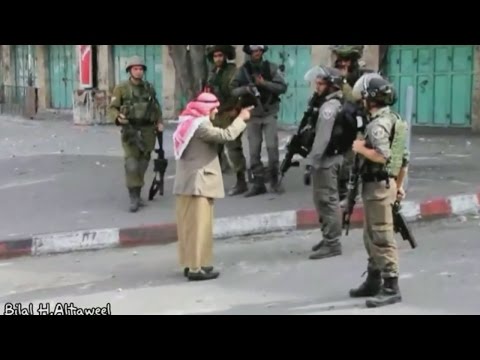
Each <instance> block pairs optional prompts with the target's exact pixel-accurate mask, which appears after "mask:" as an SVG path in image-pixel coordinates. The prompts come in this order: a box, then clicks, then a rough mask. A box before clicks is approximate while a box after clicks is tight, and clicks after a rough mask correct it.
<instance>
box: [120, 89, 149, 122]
mask: <svg viewBox="0 0 480 360" xmlns="http://www.w3.org/2000/svg"><path fill="white" fill-rule="evenodd" d="M127 89H128V90H127V96H126V98H125V99H124V102H123V103H124V105H125V106H126V108H127V114H126V117H127V118H128V120H129V121H130V122H131V123H132V125H137V126H144V125H149V124H151V123H153V122H154V121H155V119H154V116H153V115H154V103H155V99H154V98H153V94H154V91H153V87H152V85H151V84H150V83H148V82H147V81H145V82H144V83H143V87H142V86H134V85H133V84H131V83H130V81H128V85H127Z"/></svg>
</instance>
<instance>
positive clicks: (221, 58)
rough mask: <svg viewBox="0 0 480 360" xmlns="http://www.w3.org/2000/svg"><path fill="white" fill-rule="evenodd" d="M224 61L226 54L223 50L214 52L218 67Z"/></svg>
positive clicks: (214, 59)
mask: <svg viewBox="0 0 480 360" xmlns="http://www.w3.org/2000/svg"><path fill="white" fill-rule="evenodd" d="M224 61H225V55H224V54H223V53H222V52H220V51H217V52H216V53H214V54H213V62H214V64H215V66H217V67H220V66H222V65H223V63H224Z"/></svg>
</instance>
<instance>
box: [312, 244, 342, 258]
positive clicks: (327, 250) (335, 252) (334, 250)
mask: <svg viewBox="0 0 480 360" xmlns="http://www.w3.org/2000/svg"><path fill="white" fill-rule="evenodd" d="M340 255H342V244H340V243H337V244H335V245H330V244H328V243H325V244H324V245H323V246H320V248H319V249H318V250H317V251H316V252H315V253H313V254H312V255H310V260H321V259H327V258H331V257H335V256H340Z"/></svg>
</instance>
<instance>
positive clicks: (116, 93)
mask: <svg viewBox="0 0 480 360" xmlns="http://www.w3.org/2000/svg"><path fill="white" fill-rule="evenodd" d="M120 113H122V114H123V115H125V117H126V118H127V119H128V121H129V124H128V125H126V126H122V130H121V141H122V146H123V150H124V156H125V178H126V185H127V188H128V189H129V190H131V189H138V190H141V188H142V187H143V186H144V184H145V182H144V181H145V180H144V178H145V173H146V171H147V169H148V164H149V162H150V158H151V152H152V151H153V150H154V148H155V141H156V127H157V124H158V123H159V122H162V109H161V106H160V104H159V102H158V99H157V96H156V93H155V89H154V88H153V86H152V85H151V84H150V83H148V82H147V81H141V82H140V83H138V84H135V83H133V82H132V81H131V80H127V81H124V82H122V83H121V84H119V85H118V86H116V87H115V89H114V90H113V96H112V99H111V102H110V105H109V108H108V115H109V117H110V118H111V119H112V120H113V121H115V122H116V123H117V125H120V124H119V123H118V121H117V119H118V116H119V114H120Z"/></svg>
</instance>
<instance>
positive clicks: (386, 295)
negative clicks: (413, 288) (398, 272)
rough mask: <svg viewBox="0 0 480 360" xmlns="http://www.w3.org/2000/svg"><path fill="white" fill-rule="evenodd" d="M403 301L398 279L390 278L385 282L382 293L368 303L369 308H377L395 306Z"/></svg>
mask: <svg viewBox="0 0 480 360" xmlns="http://www.w3.org/2000/svg"><path fill="white" fill-rule="evenodd" d="M401 301H402V294H401V293H400V288H399V287H398V278H388V279H385V280H384V281H383V286H382V288H381V289H380V292H379V293H378V294H377V295H376V296H375V297H374V298H372V299H368V300H367V301H366V305H367V308H377V307H382V306H387V305H393V304H396V303H399V302H401Z"/></svg>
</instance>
